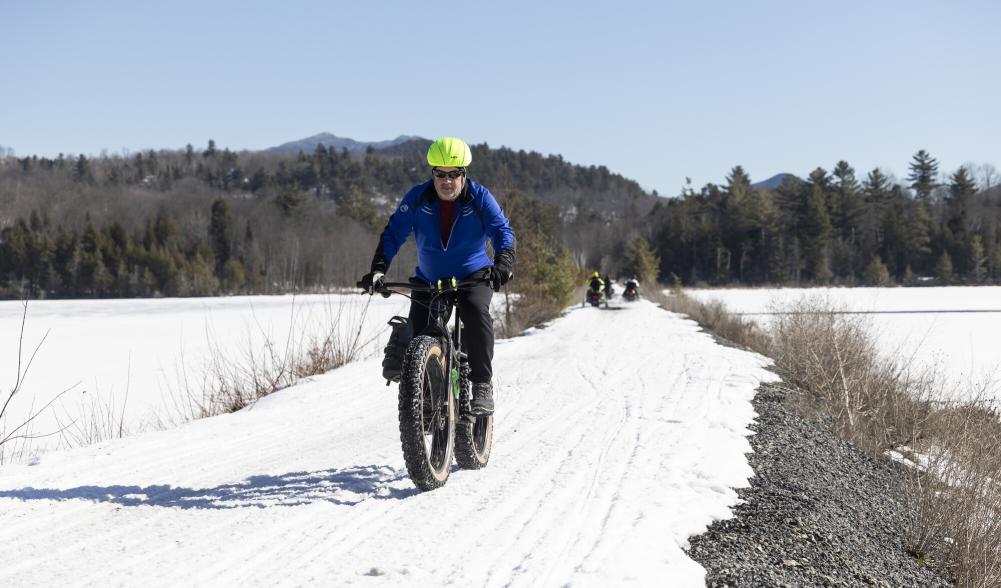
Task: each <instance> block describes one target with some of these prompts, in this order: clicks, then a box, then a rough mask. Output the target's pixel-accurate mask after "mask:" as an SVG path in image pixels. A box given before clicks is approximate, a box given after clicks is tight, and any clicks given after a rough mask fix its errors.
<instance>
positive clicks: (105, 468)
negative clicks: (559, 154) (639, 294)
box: [0, 301, 776, 586]
mask: <svg viewBox="0 0 1001 588" xmlns="http://www.w3.org/2000/svg"><path fill="white" fill-rule="evenodd" d="M768 364H769V361H768V360H767V359H765V358H763V357H761V356H758V355H754V354H751V353H748V352H744V351H740V350H737V349H734V348H730V347H724V346H721V345H719V344H717V343H716V342H715V341H714V340H713V339H712V338H711V337H710V336H709V335H707V334H706V333H704V332H702V331H701V330H700V329H699V328H698V326H697V325H696V324H695V323H693V322H692V321H690V320H687V319H684V318H683V317H680V316H678V315H675V314H671V313H668V312H665V311H663V310H661V309H659V308H657V307H656V306H654V305H653V304H651V303H648V302H645V301H640V302H637V303H633V304H629V305H628V306H626V307H624V308H621V309H615V308H613V309H610V310H606V309H594V308H582V309H575V310H573V311H572V312H570V313H569V314H568V315H567V316H565V317H563V318H561V319H558V320H557V321H555V322H554V323H553V324H551V325H550V326H548V327H547V328H545V329H540V330H535V331H532V332H531V333H530V334H528V335H526V336H523V337H518V338H514V339H509V340H504V341H499V342H498V344H497V348H496V355H495V360H494V368H495V377H494V384H495V389H496V392H495V394H496V401H497V415H496V425H495V433H494V435H495V436H494V450H493V454H492V457H491V460H490V464H489V466H488V467H487V468H486V469H484V470H480V471H461V470H454V471H453V473H452V476H451V478H450V479H449V481H448V484H447V485H446V486H445V487H443V488H441V489H439V490H435V491H433V492H427V493H419V492H417V491H416V490H415V488H414V487H413V485H412V483H411V482H410V480H409V478H408V476H407V473H406V470H405V467H404V464H403V458H402V454H401V451H400V442H399V432H398V424H397V411H396V408H397V395H396V387H395V386H392V387H386V386H385V385H384V382H383V381H382V380H381V378H380V369H379V360H378V358H373V359H369V360H366V361H361V362H356V363H353V364H349V365H347V366H345V367H343V368H340V369H337V370H334V371H332V372H329V373H327V374H325V375H323V376H319V377H314V378H310V379H309V380H307V381H305V382H302V383H301V384H299V385H297V386H294V387H292V388H289V389H286V390H283V391H281V392H278V393H276V394H274V395H272V396H269V397H267V398H265V399H264V400H262V401H260V402H258V403H257V404H255V405H253V406H251V407H249V408H247V409H245V410H242V411H240V412H237V413H233V414H228V415H224V416H220V417H214V418H208V419H202V420H199V421H194V422H190V423H188V424H186V425H183V426H181V427H178V428H176V429H171V430H165V431H159V432H151V433H145V434H142V435H139V436H136V437H131V438H125V439H117V440H115V441H110V442H104V443H101V444H98V445H92V446H89V447H83V448H77V449H73V450H64V451H56V452H51V453H47V454H44V455H42V456H41V457H40V458H38V459H36V460H35V461H34V462H32V463H31V464H14V465H5V466H2V467H0V542H2V544H3V545H4V549H3V550H0V585H2V586H23V585H39V586H51V585H95V586H108V585H117V584H130V585H138V584H141V585H147V586H168V585H179V584H183V585H267V586H272V585H279V586H286V585H287V586H292V585H303V584H306V585H309V584H317V585H346V584H351V585H363V586H368V585H399V584H409V585H417V584H434V585H440V584H446V583H451V584H455V585H459V586H467V585H490V586H500V585H515V586H536V585H545V586H562V585H567V584H571V585H593V586H609V585H622V584H628V583H636V584H644V585H664V586H678V585H689V586H698V585H702V583H703V570H702V568H701V567H700V566H699V565H698V564H696V563H695V562H694V561H692V560H691V559H689V558H688V557H687V556H686V555H685V553H684V552H683V548H684V547H685V546H686V544H687V539H688V537H689V536H691V535H692V534H696V533H699V532H701V531H703V530H704V529H705V527H706V526H707V525H708V524H709V523H711V522H712V521H713V520H716V519H720V518H725V517H729V516H730V507H731V506H733V505H734V504H735V502H736V500H737V495H736V493H735V491H734V488H737V487H743V486H745V485H746V483H747V479H748V477H750V476H751V475H752V474H753V472H752V471H751V470H750V468H749V467H748V465H747V461H746V458H745V455H744V454H745V452H747V451H749V450H750V445H749V443H748V441H747V438H746V436H747V435H748V434H749V431H748V429H747V425H748V424H749V423H750V422H751V420H752V419H753V418H754V416H755V414H754V412H753V409H752V406H751V403H750V400H751V398H752V397H753V394H754V390H755V389H756V388H757V386H758V385H759V383H760V382H762V381H773V380H775V379H776V378H775V376H774V374H772V373H771V372H769V371H766V369H765V367H766V366H767V365H768Z"/></svg>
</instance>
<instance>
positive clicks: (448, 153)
mask: <svg viewBox="0 0 1001 588" xmlns="http://www.w3.org/2000/svg"><path fill="white" fill-rule="evenodd" d="M472 162H473V153H472V152H471V151H470V150H469V145H466V142H465V141H463V140H462V139H456V138H455V137H442V138H441V139H438V140H437V141H435V142H434V143H431V146H430V147H428V163H429V164H430V165H431V167H466V166H467V165H469V164H470V163H472Z"/></svg>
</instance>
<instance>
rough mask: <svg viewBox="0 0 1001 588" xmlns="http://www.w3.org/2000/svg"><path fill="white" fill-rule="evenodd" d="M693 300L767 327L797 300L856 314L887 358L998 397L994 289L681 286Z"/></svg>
mask: <svg viewBox="0 0 1001 588" xmlns="http://www.w3.org/2000/svg"><path fill="white" fill-rule="evenodd" d="M686 292H687V293H688V294H689V295H691V296H693V297H694V298H697V299H699V300H703V301H705V300H719V301H720V302H722V303H724V304H725V305H726V306H727V308H728V309H730V311H731V312H736V313H742V314H746V316H747V318H749V319H751V320H754V321H756V322H759V323H761V324H762V325H767V324H768V323H769V321H770V320H771V319H772V318H773V316H774V315H771V314H767V313H772V312H781V311H784V310H788V309H789V308H790V307H791V306H792V305H794V304H795V303H796V302H798V301H802V300H804V299H823V300H826V301H828V302H829V303H830V307H831V308H837V309H841V310H844V311H851V312H858V313H864V314H862V315H861V316H862V318H863V320H866V321H868V322H869V323H870V324H871V327H872V332H873V334H874V335H875V336H876V337H877V340H878V342H879V345H880V348H881V349H883V350H884V351H885V353H886V355H887V356H888V357H891V356H892V357H899V358H910V357H913V358H914V360H915V361H916V362H918V364H920V365H922V366H931V367H934V368H936V369H939V370H940V371H941V373H942V374H943V377H944V378H945V379H946V381H947V386H946V387H947V390H946V391H947V392H950V393H954V394H957V395H959V396H962V395H965V394H967V393H968V392H969V391H970V390H971V389H977V388H980V387H986V388H987V393H988V394H989V395H990V396H992V397H994V398H1001V386H999V382H998V380H999V377H998V369H999V366H1001V287H996V286H980V287H963V286H954V287H941V288H777V289H698V290H696V289H688V290H686Z"/></svg>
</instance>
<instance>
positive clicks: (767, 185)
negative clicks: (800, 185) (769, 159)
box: [751, 173, 796, 190]
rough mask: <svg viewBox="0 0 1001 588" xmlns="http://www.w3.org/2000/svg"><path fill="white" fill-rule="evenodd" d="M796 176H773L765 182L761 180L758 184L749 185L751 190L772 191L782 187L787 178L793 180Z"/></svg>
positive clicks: (784, 174)
mask: <svg viewBox="0 0 1001 588" xmlns="http://www.w3.org/2000/svg"><path fill="white" fill-rule="evenodd" d="M795 177H796V176H794V175H792V174H787V173H781V174H775V175H774V176H772V177H770V178H768V179H767V180H762V181H760V182H755V183H753V184H751V189H752V190H774V189H775V188H778V187H779V186H781V185H782V183H783V182H785V181H786V180H787V179H789V178H795Z"/></svg>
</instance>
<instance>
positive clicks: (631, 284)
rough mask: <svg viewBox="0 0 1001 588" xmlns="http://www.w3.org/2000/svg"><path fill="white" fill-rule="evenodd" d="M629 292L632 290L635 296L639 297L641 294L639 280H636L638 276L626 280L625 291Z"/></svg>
mask: <svg viewBox="0 0 1001 588" xmlns="http://www.w3.org/2000/svg"><path fill="white" fill-rule="evenodd" d="M629 292H631V293H632V295H633V296H635V297H637V298H639V295H640V285H639V282H637V281H636V278H630V279H628V280H626V289H625V293H629Z"/></svg>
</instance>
